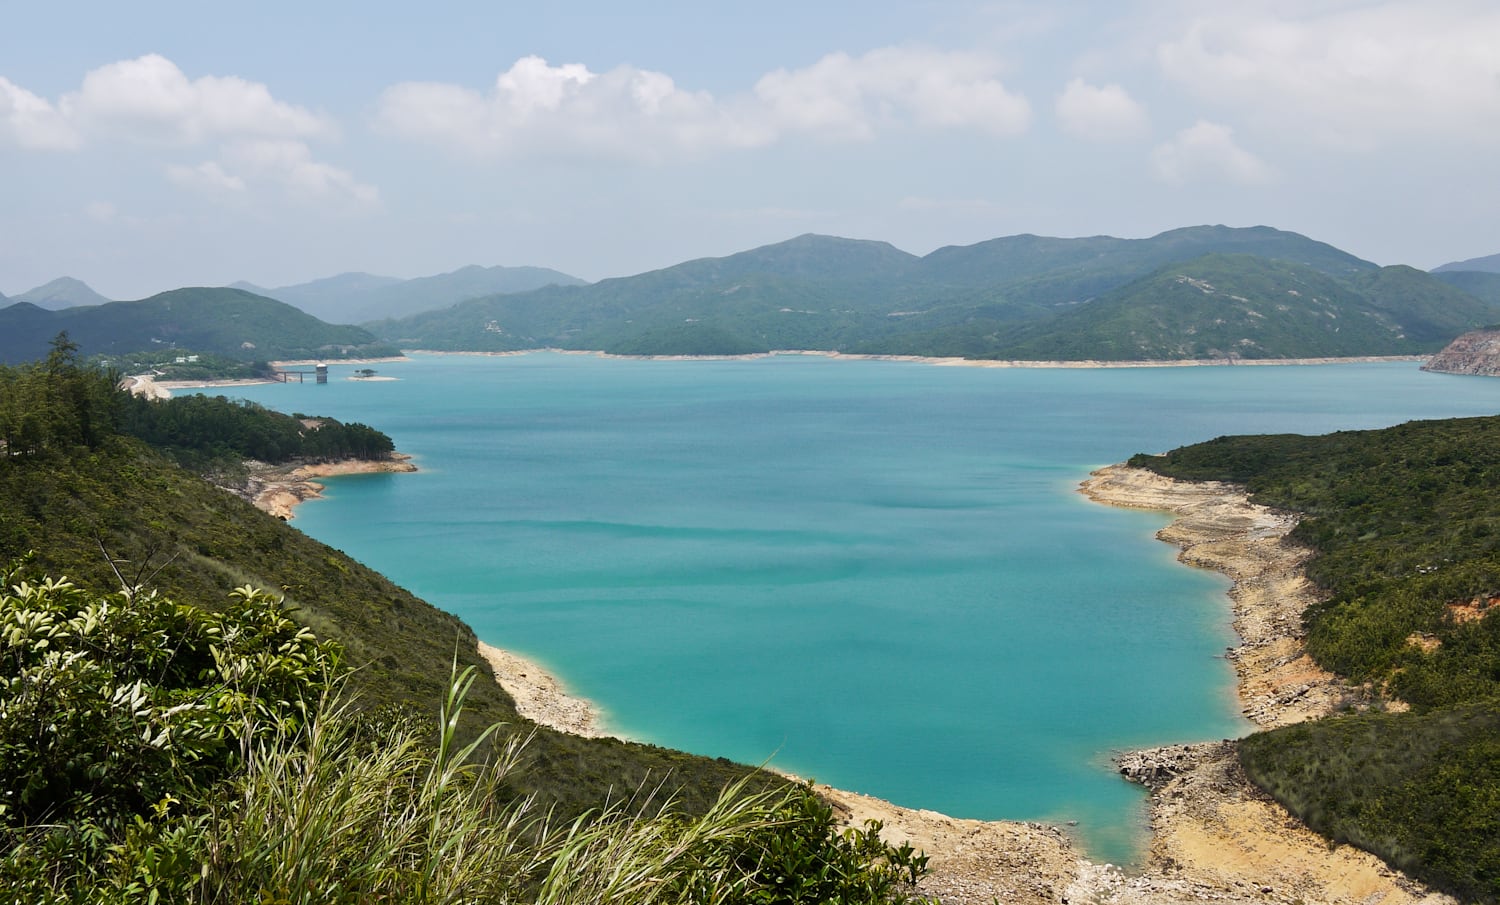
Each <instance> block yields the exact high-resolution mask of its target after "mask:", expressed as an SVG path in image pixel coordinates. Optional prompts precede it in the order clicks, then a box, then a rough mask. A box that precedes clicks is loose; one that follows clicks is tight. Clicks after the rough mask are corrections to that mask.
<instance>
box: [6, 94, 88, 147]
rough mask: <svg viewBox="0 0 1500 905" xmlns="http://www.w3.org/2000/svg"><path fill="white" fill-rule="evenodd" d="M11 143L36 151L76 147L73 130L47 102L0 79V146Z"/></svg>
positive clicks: (77, 142) (75, 132)
mask: <svg viewBox="0 0 1500 905" xmlns="http://www.w3.org/2000/svg"><path fill="white" fill-rule="evenodd" d="M7 142H11V143H14V144H16V145H19V146H20V147H23V148H27V149H31V150H38V151H65V150H71V149H73V148H76V147H78V145H79V142H80V138H79V135H78V132H77V130H75V129H74V128H73V126H72V125H71V124H70V123H69V122H68V120H67V118H66V117H64V116H63V114H62V113H61V112H60V111H59V110H58V109H57V108H56V107H54V106H53V105H52V104H51V103H49V102H48V101H46V100H44V99H42V98H40V97H37V96H36V95H35V94H32V93H31V92H30V91H27V90H26V89H25V88H22V87H21V86H19V85H17V84H15V83H14V82H12V81H10V80H9V79H6V78H0V144H4V143H7Z"/></svg>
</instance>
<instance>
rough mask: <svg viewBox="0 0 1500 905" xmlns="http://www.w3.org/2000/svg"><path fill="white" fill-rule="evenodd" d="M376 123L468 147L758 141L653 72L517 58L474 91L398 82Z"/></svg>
mask: <svg viewBox="0 0 1500 905" xmlns="http://www.w3.org/2000/svg"><path fill="white" fill-rule="evenodd" d="M376 123H377V125H378V126H379V127H380V128H382V129H383V130H385V131H387V132H391V133H395V134H398V135H404V136H407V137H410V138H416V139H423V140H427V141H433V142H437V143H439V144H444V145H449V146H453V147H457V148H458V149H460V150H463V151H465V152H468V153H470V154H475V155H481V156H483V155H490V154H507V153H528V152H543V151H546V152H560V153H566V154H570V155H584V156H626V157H655V156H658V155H659V154H660V153H662V152H663V151H667V150H688V151H696V150H700V149H702V148H706V147H713V146H728V147H744V146H751V145H755V144H760V143H762V140H761V139H760V138H759V137H758V136H756V135H753V134H750V133H749V132H748V131H747V130H746V129H745V128H744V127H743V126H742V125H740V124H738V123H736V122H735V121H734V120H733V119H732V118H731V117H730V116H729V115H728V114H727V113H725V112H724V111H722V110H720V109H719V108H718V107H717V106H716V104H715V103H714V100H713V98H712V97H711V96H710V95H708V94H707V93H703V92H690V91H683V90H682V89H680V88H678V87H677V85H676V84H675V83H674V82H673V81H672V79H671V78H670V77H668V76H666V75H664V74H662V73H659V72H651V71H649V70H644V69H636V68H634V67H631V66H621V67H618V68H616V69H612V70H610V71H609V72H606V73H603V74H598V73H594V72H590V71H589V70H588V69H587V68H586V67H584V66H582V65H580V64H577V63H569V64H565V65H562V66H551V65H549V64H548V63H547V61H545V60H543V59H541V58H540V57H534V56H532V57H523V58H522V59H520V60H517V61H516V62H515V64H514V65H512V66H511V68H510V69H509V70H507V71H505V72H503V73H501V74H500V76H499V77H498V78H497V79H496V80H495V85H494V88H493V90H492V91H490V92H489V93H488V94H481V93H480V92H478V91H474V90H472V89H469V88H464V87H462V86H459V85H449V84H442V83H436V82H403V83H401V84H398V85H394V86H392V87H390V88H388V89H387V90H386V91H385V93H384V94H383V95H382V97H381V101H380V108H379V111H378V112H377V114H376Z"/></svg>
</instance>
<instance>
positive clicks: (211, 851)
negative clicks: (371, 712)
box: [108, 669, 920, 905]
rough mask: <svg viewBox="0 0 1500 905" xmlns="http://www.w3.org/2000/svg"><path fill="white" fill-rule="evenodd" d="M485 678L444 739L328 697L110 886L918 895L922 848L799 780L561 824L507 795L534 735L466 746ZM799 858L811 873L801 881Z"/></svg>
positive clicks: (453, 899) (138, 889)
mask: <svg viewBox="0 0 1500 905" xmlns="http://www.w3.org/2000/svg"><path fill="white" fill-rule="evenodd" d="M474 679H475V673H474V671H473V670H472V669H466V670H464V671H462V672H461V673H457V674H455V676H454V679H453V681H452V683H451V684H450V690H449V693H448V696H447V698H446V700H445V701H444V702H443V705H442V708H441V712H440V714H439V733H438V739H437V743H436V745H434V744H432V742H431V737H432V736H431V733H430V731H424V730H423V728H422V727H420V726H418V725H417V724H415V723H413V722H411V721H409V720H408V721H396V722H388V723H386V724H385V725H383V726H381V727H379V728H375V729H372V727H371V725H370V723H369V721H368V720H367V719H366V718H364V717H361V716H360V715H358V713H357V712H356V711H355V710H354V709H353V708H352V707H351V706H350V704H349V702H348V701H347V700H345V699H340V698H339V697H338V695H337V694H336V693H335V694H333V695H330V696H329V697H328V698H326V699H325V700H324V701H323V702H322V705H321V706H320V707H319V708H318V715H317V717H316V718H315V719H313V720H311V721H309V722H308V723H307V724H305V725H304V726H303V727H302V728H301V729H300V730H298V731H296V732H295V733H286V734H283V735H281V736H280V737H278V738H276V739H275V740H274V741H273V742H272V743H270V744H264V743H263V744H261V745H259V746H257V747H256V748H255V749H253V750H247V751H246V761H245V762H246V767H245V769H244V771H243V772H242V774H241V775H239V776H238V777H237V778H236V779H234V780H233V781H232V783H231V784H230V785H229V786H228V788H227V794H225V795H223V796H220V797H219V798H217V799H216V800H215V801H214V802H213V803H212V804H211V806H210V808H209V809H208V811H207V813H206V814H203V815H201V816H198V817H196V818H195V819H193V820H190V821H186V822H183V821H178V822H175V823H174V822H172V821H170V820H163V821H162V822H161V824H160V825H159V826H158V825H153V823H152V822H151V821H141V822H140V823H139V824H138V826H137V828H136V832H135V833H134V834H133V836H132V838H131V839H130V840H128V841H127V842H126V843H125V844H123V845H120V846H116V847H115V849H114V850H113V857H114V863H113V865H112V869H111V870H110V871H109V874H110V876H111V880H110V882H109V884H108V885H109V890H110V895H111V896H118V897H119V898H120V899H124V900H129V899H136V900H140V901H147V902H172V901H182V902H193V903H206V905H207V903H213V905H218V903H223V905H230V903H234V905H238V903H244V902H260V903H268V905H272V903H274V905H315V903H316V905H340V903H350V905H353V903H360V905H367V903H401V905H459V903H522V902H524V903H536V905H569V903H579V905H582V903H617V905H652V903H665V902H702V903H713V905H731V903H741V902H745V903H748V902H779V901H787V902H796V901H807V902H812V901H850V902H854V901H861V902H864V901H868V902H886V901H905V899H906V896H905V893H904V889H905V886H904V885H903V883H904V882H905V881H908V880H914V879H915V877H916V876H917V874H918V872H919V869H920V856H916V855H915V854H914V853H912V852H911V851H910V850H909V849H904V850H895V849H886V847H885V846H884V845H883V844H879V845H878V847H877V848H871V847H870V846H869V845H867V844H856V843H865V842H867V841H868V840H867V839H866V837H865V836H864V835H862V834H861V833H859V832H856V831H848V832H846V833H845V834H842V835H841V834H839V833H838V832H837V831H836V830H835V829H834V828H833V823H832V820H831V816H830V814H829V813H828V812H826V811H820V810H819V809H818V806H819V805H821V802H817V803H816V804H812V802H816V799H815V798H813V797H812V793H811V792H810V791H809V790H807V789H806V788H803V787H796V788H793V789H792V790H790V791H787V790H781V791H776V792H764V793H760V794H753V795H752V794H746V793H745V791H744V789H743V788H742V786H741V785H740V784H735V785H731V786H730V787H728V788H726V789H725V790H724V792H723V793H722V794H721V796H720V797H719V799H718V801H717V803H716V804H714V806H713V807H711V808H710V809H709V811H708V813H706V814H705V815H702V816H699V817H691V818H689V817H685V816H682V815H681V814H679V813H678V812H676V811H675V810H674V809H673V808H672V807H671V802H670V801H664V802H656V803H654V804H653V803H652V801H651V799H652V796H651V794H650V792H649V790H644V791H641V792H640V793H639V798H640V799H642V800H635V801H632V800H631V799H629V798H625V799H621V800H619V801H616V802H615V803H612V804H610V805H607V806H606V807H604V808H602V809H599V810H597V811H594V812H591V813H589V814H585V815H583V816H582V817H579V818H577V819H574V820H572V821H570V822H566V823H558V822H555V821H554V820H552V819H551V815H550V814H549V813H547V812H546V811H543V810H541V809H539V808H538V807H537V806H536V803H535V801H534V799H533V798H531V797H520V798H517V797H514V796H511V795H508V794H507V788H508V786H507V779H508V778H511V777H512V774H513V773H514V771H515V770H516V769H517V765H518V763H519V762H520V754H521V749H522V747H523V742H518V741H515V740H511V741H508V742H506V743H505V744H503V745H494V744H491V743H490V735H491V734H490V733H486V734H485V735H484V736H482V737H481V738H480V739H479V740H477V741H475V742H473V743H470V744H468V745H464V746H459V745H458V744H457V743H456V737H457V735H456V733H457V725H458V721H459V717H460V714H461V712H462V708H463V700H464V695H465V694H466V693H467V691H468V689H469V687H470V686H471V685H472V683H473V681H474ZM247 737H249V736H248V734H247ZM485 745H489V747H490V748H492V749H495V750H489V751H483V752H482V751H481V749H482V748H483V746H485ZM481 753H484V754H487V755H488V756H485V757H480V756H478V755H480V754H481ZM824 807H826V806H824ZM809 815H811V819H809ZM162 816H163V817H167V816H170V815H166V814H164V815H162ZM865 832H866V833H869V832H870V831H869V830H866V831H865ZM870 838H874V837H873V834H871V837H870ZM788 840H791V841H790V842H789V841H788ZM788 852H793V853H794V854H793V857H791V858H788ZM798 865H803V866H806V867H807V868H808V869H809V872H808V875H807V876H805V877H798V878H793V879H794V880H795V882H793V883H791V886H790V887H789V886H788V875H789V874H791V873H794V872H795V870H796V869H797V866H798ZM830 883H836V884H842V885H829V884H830ZM819 884H821V885H819ZM786 888H798V889H802V890H805V891H806V895H804V896H788V895H783V894H782V890H784V889H786ZM829 889H834V890H840V889H842V890H846V891H858V893H857V894H855V893H853V892H850V893H849V894H847V895H846V894H843V893H836V894H835V895H833V896H830V895H827V894H825V893H826V890H829Z"/></svg>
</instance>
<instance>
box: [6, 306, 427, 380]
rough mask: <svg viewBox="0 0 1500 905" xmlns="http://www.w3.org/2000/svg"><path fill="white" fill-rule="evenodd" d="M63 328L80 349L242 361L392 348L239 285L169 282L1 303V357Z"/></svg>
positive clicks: (41, 345)
mask: <svg viewBox="0 0 1500 905" xmlns="http://www.w3.org/2000/svg"><path fill="white" fill-rule="evenodd" d="M63 332H66V333H67V334H68V335H69V336H70V337H71V338H72V341H73V342H75V343H77V344H78V346H79V349H80V350H81V352H82V354H84V355H86V356H88V355H100V354H103V355H121V354H126V353H133V352H139V351H140V350H143V349H153V348H180V349H191V350H193V351H195V352H210V353H216V354H220V355H224V356H228V357H231V358H238V359H240V360H243V361H267V360H293V359H309V358H317V359H324V358H328V359H337V358H353V357H362V356H368V357H374V356H383V355H395V354H398V353H397V350H396V349H395V348H394V347H392V346H390V345H387V344H385V343H382V342H380V341H379V340H377V339H376V338H375V337H374V336H372V335H371V334H369V333H368V332H366V331H364V330H362V329H360V328H358V327H340V326H335V325H332V324H326V323H324V322H323V321H320V320H318V319H317V318H315V317H312V316H310V315H307V314H304V313H303V312H301V311H298V310H297V309H296V308H293V307H292V306H290V305H287V304H285V303H283V302H278V301H275V300H274V299H268V298H263V297H261V296H258V295H254V294H252V293H249V292H245V291H243V290H239V289H175V290H172V291H171V292H163V293H160V294H159V295H153V296H151V297H150V298H146V299H141V300H140V301H134V302H110V303H108V304H104V305H81V306H76V307H71V308H64V309H62V310H60V311H45V310H43V309H41V308H38V307H37V306H35V305H32V304H29V303H26V302H17V303H16V304H13V305H10V306H9V307H6V308H0V362H9V363H12V364H14V363H18V362H23V361H31V360H34V359H37V358H40V357H42V356H43V355H45V354H46V353H47V346H48V344H49V343H50V342H51V341H52V338H53V337H54V336H56V335H57V334H59V333H63Z"/></svg>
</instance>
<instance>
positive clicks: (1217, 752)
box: [491, 466, 1452, 905]
mask: <svg viewBox="0 0 1500 905" xmlns="http://www.w3.org/2000/svg"><path fill="white" fill-rule="evenodd" d="M1081 489H1082V490H1083V492H1084V493H1086V494H1087V495H1088V496H1089V497H1090V498H1091V499H1094V500H1096V501H1098V502H1101V503H1108V504H1110V505H1117V506H1129V507H1134V508H1142V509H1154V510H1162V511H1166V512H1170V513H1172V514H1173V515H1174V516H1176V519H1175V520H1174V521H1173V523H1172V524H1171V525H1170V526H1168V527H1167V528H1164V529H1163V530H1162V531H1161V532H1160V533H1159V535H1158V536H1159V537H1161V538H1162V539H1163V540H1165V541H1168V542H1170V543H1174V544H1177V545H1178V546H1180V547H1182V553H1181V559H1182V560H1183V561H1184V562H1185V563H1188V564H1190V565H1194V566H1200V567H1205V568H1213V569H1217V570H1219V571H1221V572H1223V573H1224V574H1226V575H1228V576H1229V577H1230V578H1231V579H1232V580H1233V582H1234V587H1233V588H1232V590H1231V591H1230V594H1229V596H1230V600H1231V607H1232V611H1233V618H1234V625H1235V628H1236V630H1237V631H1238V632H1239V633H1240V637H1241V639H1242V640H1241V644H1240V645H1239V646H1238V647H1237V648H1235V649H1234V650H1233V651H1231V652H1230V653H1229V654H1228V656H1229V657H1230V658H1231V659H1232V660H1233V662H1234V665H1235V669H1236V672H1237V674H1238V676H1239V690H1240V699H1241V704H1242V707H1243V708H1244V712H1245V714H1246V716H1247V717H1249V718H1250V719H1251V720H1253V721H1254V722H1256V723H1257V724H1259V725H1262V726H1267V727H1269V726H1279V725H1285V724H1288V723H1294V722H1298V721H1300V720H1304V719H1309V718H1313V717H1316V716H1321V715H1324V714H1327V713H1330V712H1332V711H1333V710H1334V709H1336V708H1337V707H1339V706H1340V705H1341V704H1342V703H1343V702H1344V701H1346V700H1349V699H1351V698H1357V697H1359V691H1358V690H1357V689H1350V688H1347V687H1346V686H1344V685H1343V684H1342V683H1340V682H1338V681H1337V680H1336V679H1335V678H1334V677H1332V676H1330V675H1328V674H1327V673H1325V672H1323V671H1322V670H1319V669H1318V668H1317V667H1316V666H1315V665H1314V664H1313V663H1312V662H1311V660H1310V659H1309V658H1308V657H1307V655H1306V654H1305V652H1304V651H1303V649H1302V645H1301V614H1302V610H1303V609H1304V608H1305V607H1306V606H1307V604H1308V603H1310V602H1311V601H1312V599H1313V596H1312V595H1313V593H1314V591H1313V589H1312V588H1311V587H1310V585H1309V584H1308V582H1307V580H1306V579H1305V578H1304V577H1303V574H1302V566H1303V564H1304V563H1305V562H1306V560H1307V557H1308V555H1309V553H1308V551H1307V550H1306V549H1303V548H1300V547H1297V546H1295V545H1293V544H1290V543H1288V542H1287V541H1286V540H1285V537H1286V534H1287V533H1288V532H1289V531H1291V529H1292V528H1293V527H1294V526H1295V525H1296V517H1295V515H1293V514H1291V513H1286V512H1278V511H1275V510H1270V509H1267V508H1265V507H1262V506H1255V505H1252V504H1251V503H1250V502H1249V501H1248V500H1247V499H1246V498H1245V495H1244V493H1243V492H1242V491H1240V490H1239V488H1237V487H1234V486H1232V485H1227V484H1191V483H1185V482H1179V481H1173V480H1170V479H1167V478H1163V477H1160V476H1159V475H1156V474H1153V473H1151V472H1147V471H1142V470H1137V469H1129V468H1123V467H1119V466H1115V467H1111V468H1106V469H1101V470H1100V471H1099V472H1096V473H1095V474H1094V475H1093V476H1091V477H1090V478H1089V480H1088V481H1086V482H1085V483H1084V485H1083V487H1082V488H1081ZM491 650H493V649H491ZM492 662H494V661H493V660H492ZM496 671H497V674H500V676H501V683H502V684H503V685H504V686H505V687H506V689H507V690H508V691H510V692H511V694H512V696H513V697H516V698H517V701H518V706H522V707H523V709H522V712H523V713H524V714H526V715H527V716H529V717H531V718H532V719H536V720H537V721H538V722H543V723H547V724H548V725H552V726H555V727H556V728H560V729H563V730H564V731H576V730H575V729H574V728H572V727H581V728H582V729H583V730H584V731H586V732H597V731H598V726H597V722H596V721H595V720H594V719H593V718H592V716H591V713H592V711H591V709H590V708H589V705H588V703H587V702H583V701H576V700H574V701H569V699H568V698H567V696H566V692H565V690H563V688H562V686H561V685H560V683H558V682H557V681H556V679H555V678H553V677H551V676H548V675H547V673H546V671H545V670H541V669H539V668H538V667H536V666H535V664H528V663H526V662H525V661H524V660H522V659H520V658H514V657H510V656H507V657H506V658H505V660H504V661H503V662H502V663H501V664H499V665H497V670H496ZM528 686H534V687H530V688H528ZM523 698H524V699H526V700H527V701H528V703H527V704H525V705H521V704H520V703H519V702H520V701H521V700H522V699H523ZM1120 764H1121V769H1122V772H1127V773H1128V774H1129V775H1130V777H1131V778H1132V779H1135V780H1137V781H1140V782H1142V783H1143V784H1145V785H1147V786H1148V788H1150V790H1151V799H1150V824H1151V841H1150V844H1149V849H1148V852H1147V855H1146V861H1145V863H1144V864H1143V865H1141V866H1140V867H1139V868H1138V869H1137V870H1134V871H1129V872H1127V871H1122V870H1121V869H1119V868H1117V867H1115V866H1112V865H1107V864H1098V863H1095V862H1092V861H1090V860H1088V859H1087V858H1085V857H1084V856H1083V855H1082V853H1081V852H1080V851H1079V850H1078V848H1077V846H1076V845H1075V844H1074V843H1073V842H1072V841H1071V840H1070V839H1069V838H1068V836H1067V835H1066V834H1065V833H1064V832H1063V831H1062V830H1060V829H1058V828H1056V827H1048V826H1043V825H1041V824H1035V823H1019V822H1012V821H980V820H963V819H958V818H953V817H949V816H946V815H944V814H939V813H937V812H935V811H926V810H919V809H912V808H904V807H901V806H899V805H897V804H893V803H891V802H888V801H883V800H881V799H878V798H872V797H870V796H867V795H861V794H858V793H855V792H849V791H845V790H840V789H833V788H830V787H828V786H825V785H819V786H817V789H818V791H819V792H820V793H821V794H823V795H824V796H826V797H827V798H828V799H829V800H830V801H831V802H832V803H833V804H834V806H835V807H836V808H837V809H838V810H839V812H840V814H841V816H842V817H843V819H844V820H845V821H846V822H847V823H849V824H850V825H856V826H857V825H862V824H863V823H864V821H866V820H870V819H875V820H880V821H881V822H882V824H883V830H882V835H883V836H884V837H885V838H886V839H887V840H888V841H890V842H894V843H897V844H899V843H901V842H910V843H911V844H912V845H913V846H915V847H917V848H919V849H922V850H923V851H925V852H927V853H928V855H929V856H930V858H931V861H930V864H931V867H932V872H931V874H930V875H929V876H928V877H927V878H926V879H924V881H923V883H922V885H921V890H922V891H923V892H925V893H927V894H929V895H934V896H938V897H939V898H940V899H941V900H942V901H944V902H949V903H963V905H970V903H973V905H979V903H986V905H987V903H991V902H995V901H1000V902H1006V903H1023V905H1033V903H1034V905H1040V903H1056V902H1074V903H1077V902H1094V903H1109V905H1146V903H1186V902H1208V901H1214V902H1244V903H1248V902H1257V903H1265V902H1285V903H1290V902H1302V903H1328V905H1355V903H1361V905H1373V903H1382V905H1406V903H1418V902H1421V903H1433V905H1435V903H1446V902H1451V901H1452V900H1451V899H1448V898H1447V897H1445V896H1441V895H1438V894H1435V893H1432V892H1430V891H1428V890H1426V889H1425V888H1423V887H1422V886H1420V885H1419V884H1417V883H1415V882H1413V881H1411V880H1409V879H1408V878H1406V877H1404V876H1403V875H1401V874H1399V873H1398V872H1396V871H1393V870H1391V869H1390V868H1388V867H1386V866H1385V864H1384V863H1382V862H1381V861H1380V860H1379V859H1378V858H1375V857H1374V856H1373V855H1369V854H1367V853H1365V852H1362V851H1360V850H1358V849H1355V848H1352V847H1349V846H1338V847H1334V848H1330V847H1329V845H1328V843H1327V842H1326V841H1325V840H1324V839H1323V838H1322V837H1320V836H1318V835H1317V834H1315V833H1313V832H1312V831H1311V830H1308V829H1307V828H1306V827H1304V826H1302V825H1301V824H1300V823H1298V822H1297V821H1296V820H1295V819H1294V818H1292V817H1291V815H1290V814H1288V813H1287V812H1286V811H1285V810H1284V809H1282V808H1281V807H1280V806H1279V805H1277V804H1276V803H1275V802H1274V801H1271V800H1270V799H1269V798H1268V797H1267V796H1265V795H1264V794H1263V793H1261V792H1260V791H1259V790H1258V789H1256V788H1255V787H1254V786H1253V785H1252V784H1251V783H1250V782H1249V780H1248V779H1246V777H1245V776H1244V774H1243V772H1242V771H1241V769H1240V767H1239V760H1238V757H1237V755H1236V753H1235V749H1234V745H1233V743H1232V742H1212V743H1204V744H1198V745H1187V746H1168V747H1165V748H1159V749H1152V750H1149V751H1142V752H1131V753H1129V754H1124V755H1121V756H1120Z"/></svg>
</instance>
